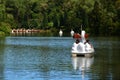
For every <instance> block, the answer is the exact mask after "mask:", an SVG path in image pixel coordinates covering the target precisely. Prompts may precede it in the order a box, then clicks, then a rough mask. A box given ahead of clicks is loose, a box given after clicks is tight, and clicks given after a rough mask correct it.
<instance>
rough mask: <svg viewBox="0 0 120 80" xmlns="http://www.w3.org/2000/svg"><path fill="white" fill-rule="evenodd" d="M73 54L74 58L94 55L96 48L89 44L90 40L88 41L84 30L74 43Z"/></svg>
mask: <svg viewBox="0 0 120 80" xmlns="http://www.w3.org/2000/svg"><path fill="white" fill-rule="evenodd" d="M75 38H76V37H75ZM71 52H72V56H77V55H81V56H88V57H91V56H93V55H94V52H95V51H94V47H93V46H92V44H90V43H89V40H86V38H85V31H84V30H82V31H81V35H80V37H79V36H78V35H77V38H76V42H74V43H73V46H72V50H71Z"/></svg>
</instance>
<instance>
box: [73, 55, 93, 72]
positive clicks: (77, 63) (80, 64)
mask: <svg viewBox="0 0 120 80" xmlns="http://www.w3.org/2000/svg"><path fill="white" fill-rule="evenodd" d="M93 62H94V57H72V64H73V68H74V70H80V71H82V72H84V71H86V70H88V69H89V68H90V67H91V65H92V64H93Z"/></svg>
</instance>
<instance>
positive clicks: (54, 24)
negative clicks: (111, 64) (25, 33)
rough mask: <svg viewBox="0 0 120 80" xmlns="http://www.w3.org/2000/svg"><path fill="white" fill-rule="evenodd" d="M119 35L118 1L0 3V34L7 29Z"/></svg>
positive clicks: (14, 0)
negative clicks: (84, 31) (81, 29)
mask: <svg viewBox="0 0 120 80" xmlns="http://www.w3.org/2000/svg"><path fill="white" fill-rule="evenodd" d="M81 25H82V26H83V29H85V30H86V31H87V32H88V33H89V34H91V35H94V36H108V35H109V36H114V35H115V36H119V35H120V0H0V34H4V33H5V34H9V32H10V30H11V29H17V28H25V29H33V28H34V29H42V30H51V31H52V32H55V31H58V30H59V29H62V30H63V31H65V32H68V31H70V30H71V29H73V30H74V31H75V32H79V31H80V26H81Z"/></svg>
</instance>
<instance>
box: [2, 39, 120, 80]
mask: <svg viewBox="0 0 120 80" xmlns="http://www.w3.org/2000/svg"><path fill="white" fill-rule="evenodd" d="M90 41H91V43H92V44H93V45H94V47H95V51H96V52H95V55H94V57H91V58H85V57H71V47H72V43H73V42H74V40H73V39H72V38H71V37H6V38H0V80H98V79H99V80H118V79H120V77H119V76H120V42H119V41H120V38H118V37H110V38H109V37H92V38H90Z"/></svg>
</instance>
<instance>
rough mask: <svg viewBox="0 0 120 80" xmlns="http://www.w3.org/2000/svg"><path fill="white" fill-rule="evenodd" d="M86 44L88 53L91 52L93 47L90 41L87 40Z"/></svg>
mask: <svg viewBox="0 0 120 80" xmlns="http://www.w3.org/2000/svg"><path fill="white" fill-rule="evenodd" d="M84 44H85V49H86V51H90V50H91V48H92V45H91V44H90V42H89V40H86V42H85V43H84Z"/></svg>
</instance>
